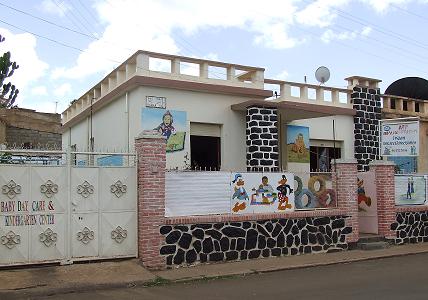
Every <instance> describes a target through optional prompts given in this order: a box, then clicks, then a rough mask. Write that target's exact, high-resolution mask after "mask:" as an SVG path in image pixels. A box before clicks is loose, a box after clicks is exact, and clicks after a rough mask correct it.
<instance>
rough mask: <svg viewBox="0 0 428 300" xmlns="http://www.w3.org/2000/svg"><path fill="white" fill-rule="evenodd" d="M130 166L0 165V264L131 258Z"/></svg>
mask: <svg viewBox="0 0 428 300" xmlns="http://www.w3.org/2000/svg"><path fill="white" fill-rule="evenodd" d="M136 185H137V181H136V169H135V166H131V167H102V166H93V167H77V166H70V165H63V166H34V165H25V164H24V165H4V164H0V188H1V193H0V266H7V265H20V264H38V263H48V262H49V263H51V262H61V263H71V262H73V261H78V260H79V261H80V260H94V259H105V258H117V257H136V256H137V187H136Z"/></svg>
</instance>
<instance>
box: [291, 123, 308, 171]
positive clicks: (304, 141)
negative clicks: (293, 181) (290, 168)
mask: <svg viewBox="0 0 428 300" xmlns="http://www.w3.org/2000/svg"><path fill="white" fill-rule="evenodd" d="M287 153H288V162H296V163H309V162H310V155H309V127H305V126H295V125H287Z"/></svg>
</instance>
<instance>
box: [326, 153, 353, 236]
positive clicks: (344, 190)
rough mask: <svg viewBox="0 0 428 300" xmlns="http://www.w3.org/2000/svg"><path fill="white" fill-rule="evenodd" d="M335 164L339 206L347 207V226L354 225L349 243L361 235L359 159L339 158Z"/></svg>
mask: <svg viewBox="0 0 428 300" xmlns="http://www.w3.org/2000/svg"><path fill="white" fill-rule="evenodd" d="M331 164H332V166H333V171H332V178H333V189H335V190H336V193H337V207H338V208H341V209H345V210H346V211H347V213H346V215H347V216H348V218H347V219H346V226H349V227H352V233H351V234H349V235H348V236H347V237H346V241H347V242H348V243H353V242H357V241H358V239H359V236H360V233H359V224H358V200H357V161H356V160H355V159H338V160H336V166H334V162H333V161H332V162H331Z"/></svg>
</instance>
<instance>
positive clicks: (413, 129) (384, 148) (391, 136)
mask: <svg viewBox="0 0 428 300" xmlns="http://www.w3.org/2000/svg"><path fill="white" fill-rule="evenodd" d="M380 140H381V155H382V156H418V155H419V121H405V122H400V121H397V120H384V121H382V122H381V138H380Z"/></svg>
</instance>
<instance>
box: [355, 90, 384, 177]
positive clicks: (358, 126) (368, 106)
mask: <svg viewBox="0 0 428 300" xmlns="http://www.w3.org/2000/svg"><path fill="white" fill-rule="evenodd" d="M351 101H352V104H353V108H354V109H355V110H356V115H355V117H354V137H355V141H354V152H355V158H356V159H357V161H358V171H368V169H369V162H370V161H372V160H379V159H380V156H379V155H380V144H379V121H380V120H381V104H380V103H381V99H380V89H379V88H369V87H368V86H364V85H362V84H360V85H355V86H353V87H352V94H351Z"/></svg>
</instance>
